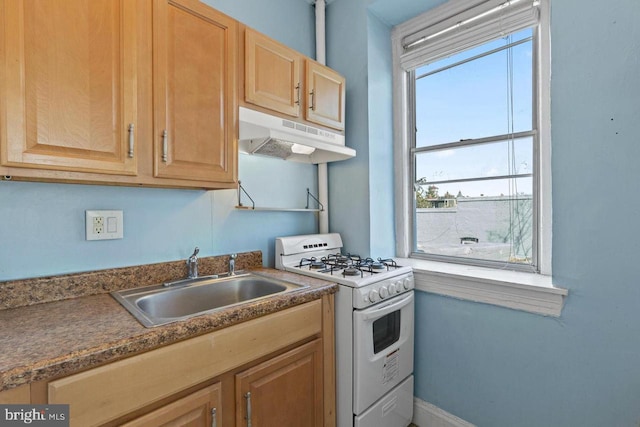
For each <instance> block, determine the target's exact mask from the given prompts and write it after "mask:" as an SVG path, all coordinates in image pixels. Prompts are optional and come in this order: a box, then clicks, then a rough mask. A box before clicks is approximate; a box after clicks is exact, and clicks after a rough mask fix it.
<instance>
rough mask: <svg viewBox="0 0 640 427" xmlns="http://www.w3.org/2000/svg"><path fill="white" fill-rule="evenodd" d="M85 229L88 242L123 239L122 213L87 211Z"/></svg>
mask: <svg viewBox="0 0 640 427" xmlns="http://www.w3.org/2000/svg"><path fill="white" fill-rule="evenodd" d="M85 228H86V239H87V240H110V239H122V238H123V237H124V222H123V215H122V211H85Z"/></svg>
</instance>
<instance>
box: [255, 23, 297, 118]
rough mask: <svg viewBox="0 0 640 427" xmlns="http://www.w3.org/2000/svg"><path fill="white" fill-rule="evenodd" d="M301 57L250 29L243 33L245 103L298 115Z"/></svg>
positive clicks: (293, 115) (294, 115)
mask: <svg viewBox="0 0 640 427" xmlns="http://www.w3.org/2000/svg"><path fill="white" fill-rule="evenodd" d="M301 64H302V56H301V55H300V54H299V53H298V52H296V51H295V50H293V49H289V48H288V47H286V46H283V45H281V44H280V43H277V42H275V41H274V40H272V39H270V38H269V37H267V36H265V35H262V34H260V33H258V32H256V31H253V30H251V29H247V30H246V33H245V75H244V76H245V100H246V101H247V102H250V103H252V104H256V105H260V106H263V107H265V108H269V109H271V110H275V111H279V112H281V113H284V114H287V115H289V116H292V117H299V116H300V96H301V93H300V91H301V80H300V70H301Z"/></svg>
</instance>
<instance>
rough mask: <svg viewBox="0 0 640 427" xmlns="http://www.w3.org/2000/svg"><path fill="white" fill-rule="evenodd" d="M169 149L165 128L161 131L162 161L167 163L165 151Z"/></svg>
mask: <svg viewBox="0 0 640 427" xmlns="http://www.w3.org/2000/svg"><path fill="white" fill-rule="evenodd" d="M168 151H169V142H168V139H167V130H166V129H165V130H163V131H162V161H163V162H165V163H167V152H168Z"/></svg>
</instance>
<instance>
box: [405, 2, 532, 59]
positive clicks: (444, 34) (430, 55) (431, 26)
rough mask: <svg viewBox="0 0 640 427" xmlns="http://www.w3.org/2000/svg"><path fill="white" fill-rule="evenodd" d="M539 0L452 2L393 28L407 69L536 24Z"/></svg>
mask: <svg viewBox="0 0 640 427" xmlns="http://www.w3.org/2000/svg"><path fill="white" fill-rule="evenodd" d="M538 5H539V0H506V1H505V0H484V1H478V0H475V1H473V0H471V1H457V2H456V1H454V2H449V3H445V4H444V5H443V6H440V7H439V8H436V9H434V10H432V11H429V12H427V13H425V14H424V15H422V16H419V17H417V18H414V19H413V20H411V21H409V22H408V23H406V24H403V25H401V26H400V27H403V26H404V28H396V30H399V32H400V33H402V34H405V35H404V36H403V37H402V39H401V46H402V53H401V54H400V65H401V67H402V68H403V69H404V70H406V71H410V70H414V69H415V68H417V67H419V66H422V65H425V64H428V63H430V62H434V61H437V60H439V59H442V58H445V57H448V56H451V55H453V54H455V53H458V52H461V51H463V50H466V49H469V48H471V47H473V46H477V45H479V44H482V43H485V42H488V41H490V40H493V39H496V38H499V37H502V36H505V35H507V34H510V33H513V32H516V31H519V30H522V29H524V28H527V27H532V26H534V25H536V24H537V23H538V21H539V16H540V12H539V7H538Z"/></svg>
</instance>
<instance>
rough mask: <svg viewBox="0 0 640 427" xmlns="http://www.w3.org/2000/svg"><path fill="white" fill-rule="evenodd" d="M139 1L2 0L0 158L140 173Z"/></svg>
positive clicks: (15, 163)
mask: <svg viewBox="0 0 640 427" xmlns="http://www.w3.org/2000/svg"><path fill="white" fill-rule="evenodd" d="M140 4H141V3H140V2H138V1H130V0H119V1H116V0H92V1H86V0H65V1H62V2H56V1H50V0H0V22H2V25H0V46H2V47H1V48H0V112H2V113H3V114H0V162H1V164H2V165H4V166H15V167H28V168H38V169H56V170H68V171H81V172H100V173H111V174H124V175H135V174H136V171H137V164H136V159H135V153H136V148H135V138H134V137H135V125H136V120H137V117H136V115H137V111H136V97H137V94H136V90H137V87H136V86H137V85H136V32H137V25H138V22H139V21H140V20H141V18H140V16H139V13H138V12H137V9H138V8H140ZM130 128H131V131H130ZM130 136H131V138H130ZM130 144H131V145H130Z"/></svg>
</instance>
